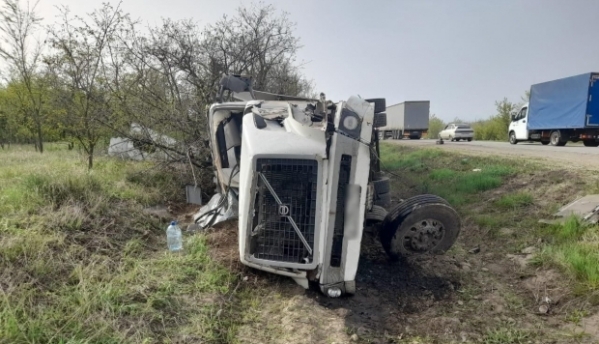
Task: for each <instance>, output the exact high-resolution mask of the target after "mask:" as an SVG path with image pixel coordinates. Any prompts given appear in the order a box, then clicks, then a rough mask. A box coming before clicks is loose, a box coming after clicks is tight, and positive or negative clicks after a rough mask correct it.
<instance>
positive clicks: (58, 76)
mask: <svg viewBox="0 0 599 344" xmlns="http://www.w3.org/2000/svg"><path fill="white" fill-rule="evenodd" d="M61 13H62V23H60V24H59V26H58V27H55V28H51V29H50V31H49V32H50V38H49V40H50V43H51V47H52V48H53V50H54V54H53V55H50V56H49V57H48V58H47V59H46V61H47V63H48V67H49V71H50V72H51V73H52V75H53V77H54V78H53V79H54V81H55V84H56V87H55V89H56V90H57V97H56V99H57V102H58V103H59V104H60V106H61V107H62V108H64V109H65V110H66V117H65V118H64V123H65V126H66V127H67V128H68V129H69V132H70V134H71V135H72V136H73V137H74V138H75V139H76V140H77V141H78V142H79V144H80V145H81V147H82V148H83V150H84V151H85V153H86V154H87V159H88V168H90V169H91V168H92V167H93V156H94V151H95V148H96V145H97V143H98V140H99V139H100V138H101V137H102V136H103V134H105V133H104V132H103V131H104V130H106V127H105V126H104V125H103V122H105V121H106V119H107V118H110V117H111V116H112V115H113V112H114V99H113V96H114V94H113V93H112V92H111V90H110V87H109V82H110V81H112V80H113V79H114V75H115V73H118V71H117V70H115V69H114V68H113V67H114V64H112V63H111V61H110V57H111V54H110V51H111V49H118V44H117V43H118V38H119V37H120V36H122V35H123V34H124V33H126V32H127V31H128V30H130V22H129V19H128V15H126V14H124V13H123V12H122V10H121V9H120V5H119V6H117V7H112V6H111V5H110V4H104V5H103V6H102V7H101V8H100V9H99V10H96V11H94V12H92V13H91V14H89V15H88V18H87V19H88V21H86V20H84V19H83V18H81V17H78V16H74V17H73V16H71V15H70V13H69V11H68V9H67V8H63V9H62V10H61Z"/></svg>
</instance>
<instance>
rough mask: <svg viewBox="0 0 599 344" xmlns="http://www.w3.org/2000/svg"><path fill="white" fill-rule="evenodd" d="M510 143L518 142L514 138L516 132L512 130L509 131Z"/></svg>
mask: <svg viewBox="0 0 599 344" xmlns="http://www.w3.org/2000/svg"><path fill="white" fill-rule="evenodd" d="M510 143H511V144H513V145H515V144H516V143H518V140H516V133H515V132H513V131H511V132H510Z"/></svg>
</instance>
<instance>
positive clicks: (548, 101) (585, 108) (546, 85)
mask: <svg viewBox="0 0 599 344" xmlns="http://www.w3.org/2000/svg"><path fill="white" fill-rule="evenodd" d="M508 135H509V141H510V143H511V144H516V143H518V142H521V141H527V142H541V143H542V144H544V145H547V144H551V145H553V146H565V145H566V143H567V142H579V141H582V142H583V143H584V145H585V146H588V147H597V146H599V73H585V74H580V75H575V76H571V77H568V78H563V79H558V80H553V81H548V82H543V83H540V84H535V85H532V86H531V87H530V100H529V102H528V103H526V104H525V105H524V106H522V108H521V109H520V111H519V112H517V113H514V114H512V120H511V123H510V126H509V129H508Z"/></svg>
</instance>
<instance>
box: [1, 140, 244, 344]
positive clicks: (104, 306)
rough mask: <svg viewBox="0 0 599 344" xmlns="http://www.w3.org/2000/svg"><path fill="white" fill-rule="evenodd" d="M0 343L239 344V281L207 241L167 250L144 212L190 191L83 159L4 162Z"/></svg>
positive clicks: (166, 178) (160, 175)
mask: <svg viewBox="0 0 599 344" xmlns="http://www.w3.org/2000/svg"><path fill="white" fill-rule="evenodd" d="M0 161H1V162H2V163H1V164H0V214H1V216H0V343H123V342H135V343H158V342H204V343H224V342H235V331H236V328H237V324H238V322H239V318H240V317H239V316H237V315H236V314H237V312H238V311H239V309H238V308H236V307H234V306H232V305H231V304H230V303H229V302H228V301H227V300H230V297H229V296H228V295H229V294H231V293H233V291H234V290H235V288H236V286H238V284H239V278H238V275H237V273H236V272H234V271H232V270H230V269H229V268H227V267H223V266H220V265H219V263H216V262H215V261H213V260H212V259H211V258H210V256H209V254H208V246H207V244H206V238H205V237H204V236H202V235H195V236H189V237H186V238H185V243H184V248H185V252H184V253H183V254H171V253H169V252H168V251H167V250H166V240H165V238H164V230H165V228H166V225H167V223H166V222H165V221H164V220H158V219H156V218H153V217H149V216H148V215H146V214H145V213H144V212H143V209H144V207H146V206H149V205H154V204H164V203H165V202H170V201H176V200H178V199H181V197H182V195H181V193H182V191H181V190H183V188H182V186H183V181H181V180H179V179H178V177H176V174H174V173H169V171H165V170H158V169H154V168H151V165H149V164H147V163H140V162H125V161H120V160H116V159H110V158H108V157H98V158H97V163H96V165H95V168H94V169H93V170H92V171H91V172H88V171H87V170H86V165H85V164H84V163H83V162H82V161H81V158H80V157H79V155H78V154H77V153H76V152H74V151H68V150H66V149H59V148H56V147H54V149H51V150H49V151H48V152H46V153H44V154H39V153H35V152H34V151H33V150H31V149H27V148H24V147H16V146H13V147H11V149H9V150H5V151H0Z"/></svg>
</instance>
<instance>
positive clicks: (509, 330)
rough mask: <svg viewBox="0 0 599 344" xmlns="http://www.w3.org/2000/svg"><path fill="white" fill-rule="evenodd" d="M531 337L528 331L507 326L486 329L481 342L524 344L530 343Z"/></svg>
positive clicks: (489, 343) (487, 343)
mask: <svg viewBox="0 0 599 344" xmlns="http://www.w3.org/2000/svg"><path fill="white" fill-rule="evenodd" d="M532 338H533V336H532V335H531V334H530V333H528V332H526V331H523V330H520V329H517V328H515V326H509V327H505V328H499V329H496V330H491V331H488V332H487V334H486V335H485V336H484V338H483V340H482V342H483V343H484V344H525V343H530V342H531V339H532Z"/></svg>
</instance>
